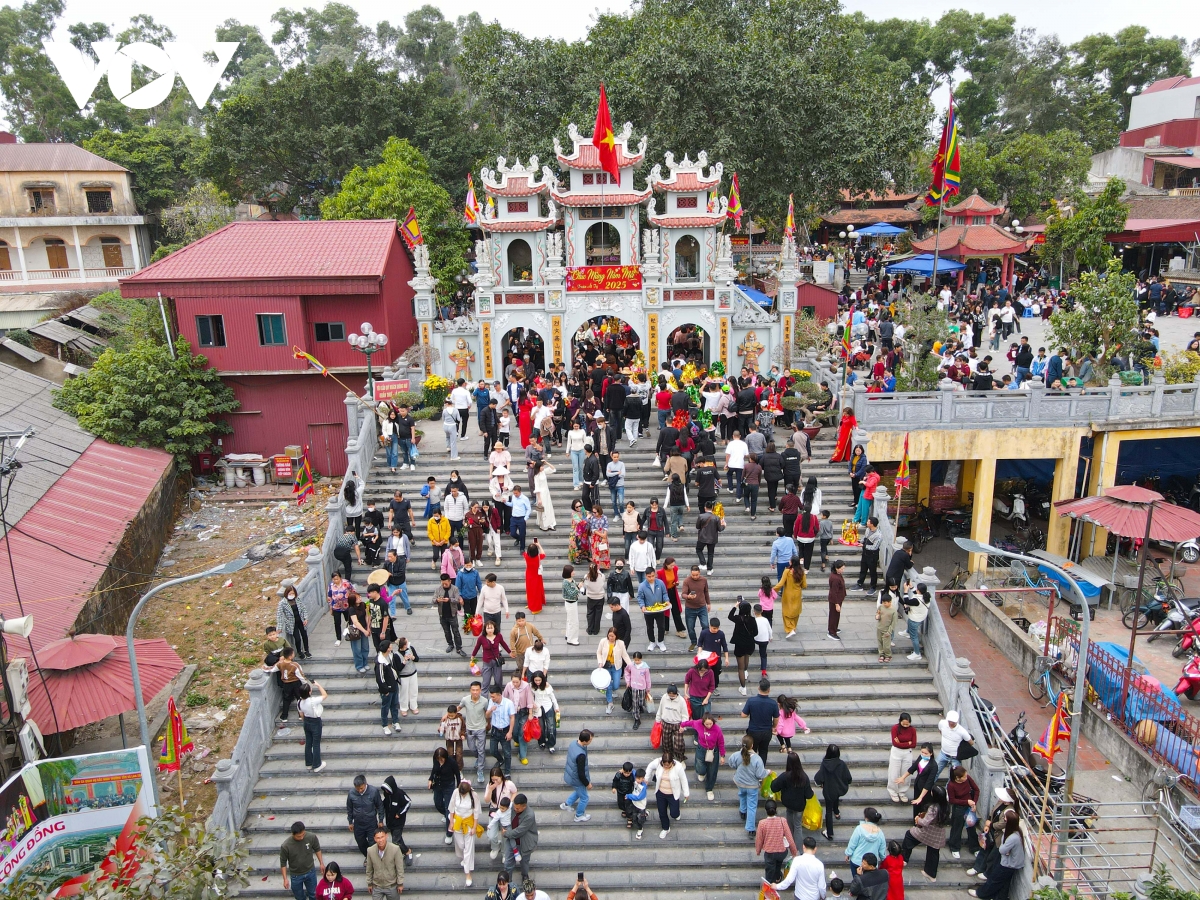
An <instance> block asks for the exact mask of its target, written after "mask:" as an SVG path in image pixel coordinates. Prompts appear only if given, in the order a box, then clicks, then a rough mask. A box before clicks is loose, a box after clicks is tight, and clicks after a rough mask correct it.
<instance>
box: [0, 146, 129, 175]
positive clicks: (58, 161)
mask: <svg viewBox="0 0 1200 900" xmlns="http://www.w3.org/2000/svg"><path fill="white" fill-rule="evenodd" d="M125 171H127V170H126V169H125V167H124V166H118V165H117V164H116V163H115V162H109V161H108V160H107V159H105V158H104V157H102V156H97V155H96V154H95V153H89V152H88V151H87V150H84V149H83V148H82V147H78V146H76V145H75V144H0V172H125Z"/></svg>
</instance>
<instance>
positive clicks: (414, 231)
mask: <svg viewBox="0 0 1200 900" xmlns="http://www.w3.org/2000/svg"><path fill="white" fill-rule="evenodd" d="M400 234H401V235H403V237H404V243H406V244H408V249H409V250H412V249H413V248H414V247H416V246H417V244H423V243H425V235H423V234H421V223H420V222H418V221H417V211H416V210H415V209H413V208H412V207H411V206H410V207H409V208H408V215H407V216H405V217H404V222H403V223H402V224H401V225H400Z"/></svg>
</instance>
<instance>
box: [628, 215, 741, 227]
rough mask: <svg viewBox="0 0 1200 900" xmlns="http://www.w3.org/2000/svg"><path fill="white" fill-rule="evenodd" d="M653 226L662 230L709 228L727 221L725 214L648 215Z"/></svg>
mask: <svg viewBox="0 0 1200 900" xmlns="http://www.w3.org/2000/svg"><path fill="white" fill-rule="evenodd" d="M646 218H647V219H649V220H650V223H651V224H652V225H657V226H659V227H660V228H708V227H710V226H712V225H720V224H721V223H722V222H724V221H725V213H722V212H713V213H697V214H693V215H690V216H651V215H647V216H646Z"/></svg>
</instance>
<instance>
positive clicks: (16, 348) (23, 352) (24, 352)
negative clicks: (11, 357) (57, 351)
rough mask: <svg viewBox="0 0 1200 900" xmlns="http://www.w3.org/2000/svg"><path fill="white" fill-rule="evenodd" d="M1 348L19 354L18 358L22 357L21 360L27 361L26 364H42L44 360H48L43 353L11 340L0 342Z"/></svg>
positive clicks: (6, 339)
mask: <svg viewBox="0 0 1200 900" xmlns="http://www.w3.org/2000/svg"><path fill="white" fill-rule="evenodd" d="M0 347H3V348H4V349H5V350H8V351H10V352H12V353H15V354H17V356H19V357H21V359H23V360H25V361H26V362H31V363H35V362H41V361H42V360H43V359H45V358H46V357H45V356H44V355H42V354H41V353H38V352H37V351H36V350H34V349H33V348H32V347H26V346H25V345H24V344H18V343H17V342H16V341H14V340H11V339H9V338H4V340H0Z"/></svg>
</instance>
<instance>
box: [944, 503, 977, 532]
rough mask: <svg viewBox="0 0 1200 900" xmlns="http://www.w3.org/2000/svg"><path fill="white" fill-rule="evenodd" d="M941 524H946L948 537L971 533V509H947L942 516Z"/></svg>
mask: <svg viewBox="0 0 1200 900" xmlns="http://www.w3.org/2000/svg"><path fill="white" fill-rule="evenodd" d="M942 524H943V525H945V526H946V534H947V536H949V537H955V536H958V535H965V534H970V533H971V510H969V509H948V510H946V512H945V514H944V515H943V516H942Z"/></svg>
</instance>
